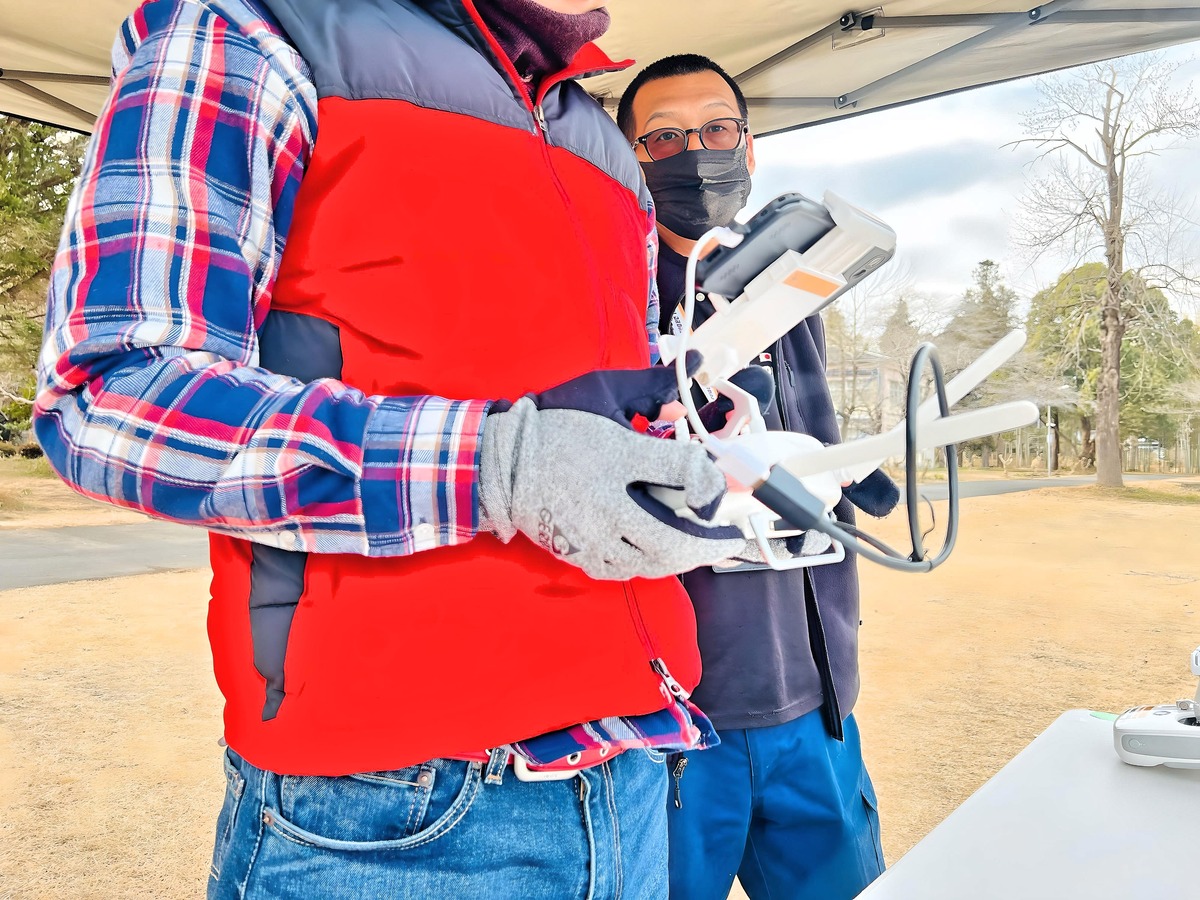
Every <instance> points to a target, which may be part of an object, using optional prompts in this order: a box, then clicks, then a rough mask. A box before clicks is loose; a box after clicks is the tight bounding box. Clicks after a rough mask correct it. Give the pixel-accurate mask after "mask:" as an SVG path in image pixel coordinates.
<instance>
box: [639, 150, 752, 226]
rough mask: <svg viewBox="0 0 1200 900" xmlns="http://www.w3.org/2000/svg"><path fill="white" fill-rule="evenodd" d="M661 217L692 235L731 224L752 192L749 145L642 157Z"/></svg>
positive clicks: (644, 169) (655, 205) (669, 224)
mask: <svg viewBox="0 0 1200 900" xmlns="http://www.w3.org/2000/svg"><path fill="white" fill-rule="evenodd" d="M642 171H643V172H644V173H645V174H646V185H647V186H648V187H649V188H650V195H651V196H652V197H654V207H655V209H656V210H657V211H658V221H660V222H662V223H663V224H664V225H666V226H667V228H669V229H671V230H672V231H673V232H675V233H676V234H677V235H679V236H680V237H682V238H687V239H688V240H689V241H695V240H699V238H700V237H701V236H702V235H703V234H704V232H706V231H708V229H710V228H715V227H717V226H719V225H729V224H730V223H732V222H733V217H734V216H736V215H737V214H738V212H739V211H740V210H741V208H742V207H743V206H745V205H746V200H747V199H748V198H749V197H750V170H749V168H748V167H747V164H746V145H745V144H743V145H742V146H741V147H735V148H734V149H733V150H685V151H683V152H682V153H677V154H675V155H674V156H668V157H667V158H666V159H659V160H655V161H654V162H644V163H642Z"/></svg>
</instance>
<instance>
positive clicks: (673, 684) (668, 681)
mask: <svg viewBox="0 0 1200 900" xmlns="http://www.w3.org/2000/svg"><path fill="white" fill-rule="evenodd" d="M650 665H651V666H653V667H654V671H655V672H657V673H658V677H659V678H661V679H662V682H663V684H665V685H666V686H667V690H668V691H670V692H671V696H672V697H675V698H677V699H679V700H686V699H687V698H688V697H690V696H692V695H691V694H690V693H689V692H688V691H687V690H685V689H684V687H683V685H682V684H680V683H679V682H678V681H676V680H675V676H674V675H672V674H671V672H670V670H669V669H667V664H666V663H665V662H663V661H662V657H659V658H658V659H652V660H651V661H650Z"/></svg>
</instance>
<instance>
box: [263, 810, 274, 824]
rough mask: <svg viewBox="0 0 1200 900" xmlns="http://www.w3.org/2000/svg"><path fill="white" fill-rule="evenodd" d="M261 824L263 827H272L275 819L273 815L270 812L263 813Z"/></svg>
mask: <svg viewBox="0 0 1200 900" xmlns="http://www.w3.org/2000/svg"><path fill="white" fill-rule="evenodd" d="M263 824H264V825H274V824H275V817H274V816H273V815H271V812H270V810H264V811H263Z"/></svg>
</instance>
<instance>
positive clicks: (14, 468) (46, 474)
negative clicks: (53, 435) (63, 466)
mask: <svg viewBox="0 0 1200 900" xmlns="http://www.w3.org/2000/svg"><path fill="white" fill-rule="evenodd" d="M56 477H58V476H56V475H55V474H54V470H53V469H51V468H50V463H48V462H47V461H46V458H45V457H44V456H39V457H38V458H37V459H25V458H23V457H20V456H0V478H56Z"/></svg>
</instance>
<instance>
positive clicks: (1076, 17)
mask: <svg viewBox="0 0 1200 900" xmlns="http://www.w3.org/2000/svg"><path fill="white" fill-rule="evenodd" d="M1015 20H1021V21H1023V22H1025V23H1026V24H1029V25H1038V24H1041V23H1043V22H1045V21H1046V14H1043V15H1041V16H1039V18H1037V19H1036V20H1034V21H1030V20H1029V13H1019V12H1012V13H959V14H957V15H955V14H950V15H941V16H887V15H882V14H875V15H872V14H869V13H864V14H863V15H861V16H859V17H858V21H857V22H856V23H855V24H854V25H853V26H852V27H851V28H850V29H848V30H858V31H872V30H875V29H887V28H978V27H987V28H991V27H995V26H997V25H1004V24H1006V23H1009V22H1013V21H1015ZM1143 22H1146V23H1152V24H1159V23H1162V22H1200V7H1187V8H1173V9H1172V8H1167V7H1159V8H1155V9H1064V10H1062V11H1061V12H1057V13H1054V24H1055V25H1135V24H1138V23H1143Z"/></svg>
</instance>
